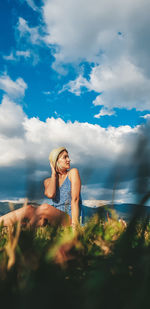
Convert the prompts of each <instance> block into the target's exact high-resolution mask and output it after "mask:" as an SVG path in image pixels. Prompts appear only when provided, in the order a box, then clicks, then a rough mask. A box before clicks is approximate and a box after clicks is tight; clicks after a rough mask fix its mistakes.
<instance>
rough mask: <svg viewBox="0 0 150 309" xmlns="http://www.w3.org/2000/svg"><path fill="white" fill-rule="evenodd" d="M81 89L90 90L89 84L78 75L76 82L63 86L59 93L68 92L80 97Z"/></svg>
mask: <svg viewBox="0 0 150 309" xmlns="http://www.w3.org/2000/svg"><path fill="white" fill-rule="evenodd" d="M82 88H87V89H89V90H92V89H91V86H90V83H89V82H88V81H87V80H86V78H84V77H83V76H82V75H79V76H78V77H77V79H76V80H72V81H70V82H69V83H68V84H66V85H64V86H63V88H62V90H60V91H59V93H61V92H63V91H66V90H68V91H70V92H72V93H74V94H75V95H77V96H80V94H81V92H82Z"/></svg>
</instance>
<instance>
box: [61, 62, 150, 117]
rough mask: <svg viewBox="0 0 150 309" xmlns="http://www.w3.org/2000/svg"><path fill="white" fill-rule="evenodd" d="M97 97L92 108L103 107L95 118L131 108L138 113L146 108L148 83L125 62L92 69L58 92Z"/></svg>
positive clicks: (149, 83)
mask: <svg viewBox="0 0 150 309" xmlns="http://www.w3.org/2000/svg"><path fill="white" fill-rule="evenodd" d="M84 87H85V88H87V90H88V91H91V90H94V91H95V92H97V93H100V95H98V96H97V97H96V99H95V100H94V101H93V104H94V105H95V106H98V105H99V106H101V107H102V106H103V109H101V111H100V113H99V114H98V115H95V117H97V118H99V117H102V116H105V115H109V116H111V115H113V114H114V111H113V109H114V108H126V109H133V108H135V109H136V110H138V111H144V110H149V108H150V103H149V102H150V79H149V78H148V77H146V76H144V74H143V72H142V70H141V69H140V68H137V67H136V66H135V65H134V64H133V63H131V62H130V61H129V60H127V59H124V58H123V59H121V60H120V62H116V63H114V64H113V65H108V64H102V65H97V66H95V67H93V68H92V70H91V73H90V75H89V79H88V80H87V79H86V78H84V77H83V76H81V75H79V77H77V79H75V80H73V81H70V82H69V83H68V84H67V85H65V86H64V87H63V89H62V91H64V90H68V91H70V92H72V93H74V94H75V95H80V94H81V91H82V89H83V88H84Z"/></svg>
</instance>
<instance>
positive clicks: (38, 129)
mask: <svg viewBox="0 0 150 309" xmlns="http://www.w3.org/2000/svg"><path fill="white" fill-rule="evenodd" d="M0 117H1V118H0V144H1V152H0V171H1V172H3V173H6V172H5V169H6V170H8V169H9V170H8V171H9V179H12V177H13V186H14V187H15V183H16V187H15V197H16V196H17V194H18V196H19V197H21V196H25V193H24V194H23V193H20V192H23V191H20V190H21V189H20V187H18V186H21V185H22V182H23V181H26V180H25V174H24V173H25V168H26V166H27V162H28V160H29V159H30V160H31V161H33V162H34V163H35V168H36V170H33V171H31V170H30V172H31V176H35V177H34V179H35V180H38V181H40V179H43V177H47V175H49V173H50V167H49V162H48V156H49V152H50V151H51V150H52V149H53V148H55V147H58V146H61V145H62V146H63V145H64V146H65V147H67V149H68V151H69V155H70V158H71V164H72V166H76V167H78V168H79V171H80V174H81V179H82V184H83V185H84V186H85V185H86V186H87V185H90V184H91V187H87V188H86V187H83V193H84V194H83V195H84V199H90V198H93V199H106V196H107V198H108V199H109V198H110V195H111V193H112V188H110V185H109V187H108V188H107V185H106V186H105V187H103V186H104V183H105V181H106V178H107V176H108V175H109V173H110V170H111V168H112V167H113V166H114V164H116V162H117V168H116V172H119V173H121V171H120V168H121V166H123V167H124V169H125V171H126V172H127V171H128V173H131V172H132V170H133V169H134V164H132V169H131V168H130V162H129V161H130V157H132V156H133V153H134V151H135V146H136V142H137V137H138V133H139V131H140V126H137V127H135V128H131V127H130V126H121V127H118V128H114V127H108V128H102V127H100V126H99V125H92V124H89V123H79V122H77V121H75V122H74V123H72V122H67V123H65V122H64V121H63V120H62V119H60V118H58V119H54V118H47V120H46V121H45V122H44V121H40V120H39V119H38V118H30V119H29V118H28V117H27V116H26V115H25V114H24V112H23V110H22V107H21V106H18V105H17V104H15V102H12V101H10V99H8V97H7V96H5V97H4V98H3V100H2V103H1V105H0ZM23 169H24V170H23ZM14 171H15V175H16V176H15V178H14ZM33 172H34V174H33ZM113 175H114V172H113ZM18 177H19V178H18ZM114 177H115V175H114ZM129 178H130V175H129ZM18 179H20V183H19V184H18ZM30 179H31V177H30ZM32 179H33V177H32ZM119 180H120V179H119ZM8 181H9V180H8V178H7V179H5V182H6V183H3V187H5V188H7V192H4V191H5V190H4V189H2V190H3V194H2V196H3V199H5V197H6V198H8V195H9V194H8V186H7V183H8ZM121 182H122V180H121ZM92 184H95V186H96V187H94V185H92ZM3 187H2V188H3ZM106 189H108V190H106ZM118 189H119V190H124V189H126V184H124V185H122V187H121V188H118ZM17 190H18V191H17ZM10 192H11V194H10V196H12V186H10ZM17 192H18V193H17ZM123 194H124V195H125V192H124V191H119V194H118V199H123Z"/></svg>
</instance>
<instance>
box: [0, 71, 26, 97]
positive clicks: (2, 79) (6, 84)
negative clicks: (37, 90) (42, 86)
mask: <svg viewBox="0 0 150 309" xmlns="http://www.w3.org/2000/svg"><path fill="white" fill-rule="evenodd" d="M0 89H1V90H3V91H4V92H5V93H7V95H8V96H10V97H12V98H19V97H23V96H24V94H25V90H26V89H27V84H26V83H25V81H24V80H23V79H22V78H21V77H19V78H17V79H16V81H13V80H12V79H11V78H10V77H9V76H8V75H7V74H6V73H4V74H3V75H1V76H0Z"/></svg>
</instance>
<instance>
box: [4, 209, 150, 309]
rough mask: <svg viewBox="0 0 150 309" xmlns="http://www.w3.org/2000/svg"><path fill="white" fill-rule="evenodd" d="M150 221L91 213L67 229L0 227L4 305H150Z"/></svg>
mask: <svg viewBox="0 0 150 309" xmlns="http://www.w3.org/2000/svg"><path fill="white" fill-rule="evenodd" d="M149 285H150V223H149V221H148V220H146V219H145V220H143V221H142V222H140V221H139V220H138V219H137V217H136V216H135V217H134V218H133V220H131V222H130V223H129V224H127V225H125V224H124V222H123V221H122V220H120V221H119V220H118V218H117V217H116V216H115V215H112V216H111V218H109V217H108V219H107V220H104V219H102V218H100V217H99V216H98V215H95V216H94V217H93V218H92V220H91V221H89V222H87V224H86V225H85V226H81V227H79V228H78V230H77V231H76V233H74V232H73V231H72V228H71V227H65V228H64V227H60V226H53V227H52V226H49V225H47V226H45V227H38V228H31V227H28V228H27V227H21V225H20V224H19V223H18V224H17V225H15V226H13V227H11V228H5V227H3V226H1V227H0V299H1V303H2V302H3V301H4V304H5V307H9V308H10V307H11V308H15V309H20V308H21V309H23V308H41V307H43V308H47V307H48V308H60V306H61V307H62V306H63V307H70V306H71V308H82V309H84V308H86V309H88V308H109V307H110V306H111V307H113V306H115V307H116V308H128V309H130V308H132V309H134V308H136V309H138V308H144V307H146V306H148V305H149V304H150V300H149Z"/></svg>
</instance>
